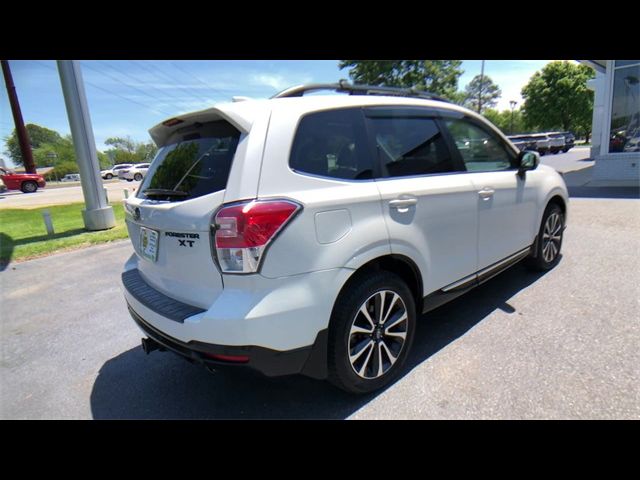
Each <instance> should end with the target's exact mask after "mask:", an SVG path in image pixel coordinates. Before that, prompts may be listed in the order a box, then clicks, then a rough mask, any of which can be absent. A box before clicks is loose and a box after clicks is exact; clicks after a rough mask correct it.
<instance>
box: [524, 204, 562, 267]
mask: <svg viewBox="0 0 640 480" xmlns="http://www.w3.org/2000/svg"><path fill="white" fill-rule="evenodd" d="M552 215H559V221H560V228H559V236H560V240H559V242H555V241H553V243H554V246H555V248H557V252H556V253H555V255H553V258H551V259H550V260H547V259H545V246H546V239H545V238H544V236H545V226H546V224H547V221H548V220H549V217H551V216H552ZM563 239H564V213H562V209H561V208H560V206H559V205H558V204H557V203H550V204H549V205H547V208H546V209H545V211H544V215H543V216H542V222H541V223H540V229H539V230H538V240H537V242H536V245H535V252H531V255H530V256H529V257H527V259H526V262H525V263H526V265H527V266H528V267H529V268H530V269H532V270H536V271H539V272H544V271H547V270H551V269H552V268H553V267H555V266H556V265H557V264H558V262H559V261H560V251H561V249H562V240H563ZM534 255H535V256H534Z"/></svg>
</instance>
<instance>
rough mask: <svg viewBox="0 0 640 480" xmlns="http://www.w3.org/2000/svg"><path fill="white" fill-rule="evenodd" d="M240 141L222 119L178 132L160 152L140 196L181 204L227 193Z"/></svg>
mask: <svg viewBox="0 0 640 480" xmlns="http://www.w3.org/2000/svg"><path fill="white" fill-rule="evenodd" d="M239 139H240V131H238V130H237V129H236V128H235V127H233V126H232V125H231V124H229V123H228V122H225V121H222V120H220V121H216V122H209V123H205V124H196V125H195V126H190V127H186V128H184V129H182V130H178V131H177V132H176V133H175V134H174V135H173V136H172V137H170V138H169V141H168V142H167V144H166V145H165V146H163V147H162V148H160V149H159V150H158V153H157V155H156V157H155V158H154V159H153V162H151V166H150V168H149V170H148V172H147V175H146V176H145V178H144V180H143V182H142V184H141V185H140V188H139V189H138V195H137V196H138V197H139V198H149V199H153V200H170V201H180V200H187V199H190V198H196V197H200V196H202V195H207V194H209V193H214V192H218V191H220V190H224V189H225V188H226V186H227V179H228V178H229V171H230V170H231V162H232V161H233V156H234V155H235V153H236V148H237V147H238V141H239Z"/></svg>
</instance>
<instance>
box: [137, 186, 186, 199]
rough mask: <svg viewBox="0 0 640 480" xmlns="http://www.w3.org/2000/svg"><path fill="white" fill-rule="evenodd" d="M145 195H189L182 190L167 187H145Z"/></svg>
mask: <svg viewBox="0 0 640 480" xmlns="http://www.w3.org/2000/svg"><path fill="white" fill-rule="evenodd" d="M142 193H144V194H145V195H147V196H152V197H155V196H161V197H186V196H187V195H189V194H188V193H187V192H183V191H181V190H169V189H168V188H147V189H146V190H143V191H142Z"/></svg>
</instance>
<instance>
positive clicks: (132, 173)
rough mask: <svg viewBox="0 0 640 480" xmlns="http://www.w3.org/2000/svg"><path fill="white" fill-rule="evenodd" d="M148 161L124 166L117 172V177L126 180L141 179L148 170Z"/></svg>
mask: <svg viewBox="0 0 640 480" xmlns="http://www.w3.org/2000/svg"><path fill="white" fill-rule="evenodd" d="M150 165H151V164H149V163H136V164H134V165H132V166H131V167H129V168H124V169H122V170H120V171H119V172H118V178H121V179H124V180H127V181H128V182H133V181H134V180H135V181H136V182H140V181H142V179H143V178H144V176H145V175H146V174H147V171H148V170H149V166H150Z"/></svg>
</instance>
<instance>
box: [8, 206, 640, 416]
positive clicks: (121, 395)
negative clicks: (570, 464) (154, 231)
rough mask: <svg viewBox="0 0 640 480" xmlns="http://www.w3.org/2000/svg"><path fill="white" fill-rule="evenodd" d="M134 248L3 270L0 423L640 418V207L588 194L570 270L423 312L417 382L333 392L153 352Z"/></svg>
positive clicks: (571, 236) (507, 280) (516, 277)
mask: <svg viewBox="0 0 640 480" xmlns="http://www.w3.org/2000/svg"><path fill="white" fill-rule="evenodd" d="M131 252H132V250H131V247H130V245H129V242H128V241H123V242H117V243H114V244H108V245H101V246H97V247H92V248H87V249H84V250H79V251H75V252H69V253H64V254H59V255H54V256H51V257H47V258H41V259H37V260H32V261H28V262H24V263H18V264H10V265H9V266H8V267H7V269H6V270H5V271H3V272H0V295H1V296H0V300H1V308H0V326H1V332H0V333H1V335H0V345H1V351H2V360H1V363H0V386H1V388H0V418H2V419H91V418H95V419H110V418H143V419H151V418H162V419H183V418H189V419H191V418H338V419H342V418H354V419H380V418H384V419H414V418H415V419H530V418H535V419H555V418H568V419H614V418H626V419H640V349H639V348H638V345H640V201H638V200H632V199H616V200H611V199H601V198H578V199H574V200H572V202H571V205H570V214H569V227H568V229H567V231H566V236H565V242H564V245H563V257H562V259H561V261H560V263H559V265H558V266H557V267H556V268H555V269H553V270H552V271H550V272H548V273H546V274H536V273H531V272H529V271H527V270H526V269H525V268H524V267H523V266H522V265H516V266H515V267H513V268H511V269H510V270H508V271H507V272H505V273H503V274H501V275H499V276H498V277H495V278H494V279H492V280H490V281H489V282H487V283H486V284H484V285H483V286H481V287H479V288H477V289H475V290H474V291H472V292H470V293H469V294H467V295H465V296H463V297H461V298H459V299H457V300H455V301H454V302H452V303H450V304H448V305H446V306H444V307H441V308H439V309H438V310H436V311H434V312H432V313H430V314H428V315H426V316H423V317H422V318H421V321H420V323H419V325H418V330H417V336H416V339H415V343H414V347H413V352H412V354H411V356H410V359H409V364H408V365H407V368H406V373H405V375H404V376H402V377H401V378H400V379H399V380H398V381H397V382H396V383H395V384H394V385H392V386H390V387H389V388H387V389H386V390H384V391H382V392H379V393H377V394H373V395H368V396H364V397H353V396H350V395H348V394H346V393H343V392H341V391H339V390H337V389H335V388H334V387H332V386H331V385H329V384H328V383H326V382H321V381H316V380H312V379H308V378H305V377H299V376H292V377H284V378H277V379H268V378H265V377H262V376H261V375H259V374H254V373H251V372H248V371H242V370H232V371H220V372H217V373H215V374H212V373H210V372H208V371H206V370H205V369H204V368H202V367H199V366H197V365H192V364H189V363H188V362H186V361H184V360H182V359H181V358H179V357H177V356H175V355H173V354H171V353H162V352H154V353H152V354H151V355H148V356H147V355H145V354H144V353H143V352H142V349H141V348H140V346H139V345H140V338H141V333H140V332H139V331H138V330H137V327H136V326H135V325H134V323H133V321H132V320H131V319H130V317H129V314H128V312H127V309H126V305H125V302H124V299H123V296H122V292H121V287H120V272H121V268H122V265H123V263H124V262H125V260H126V259H127V258H128V256H129V255H130V254H131Z"/></svg>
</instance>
